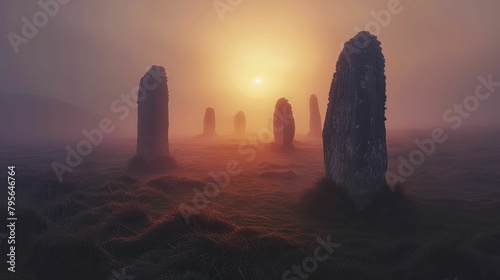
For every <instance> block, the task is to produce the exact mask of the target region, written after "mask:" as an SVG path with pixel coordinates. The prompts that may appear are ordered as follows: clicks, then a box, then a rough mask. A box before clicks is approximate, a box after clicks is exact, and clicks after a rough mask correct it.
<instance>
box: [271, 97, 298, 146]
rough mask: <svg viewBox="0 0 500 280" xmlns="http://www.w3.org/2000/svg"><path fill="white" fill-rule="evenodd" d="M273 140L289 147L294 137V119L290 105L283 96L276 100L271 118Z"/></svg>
mask: <svg viewBox="0 0 500 280" xmlns="http://www.w3.org/2000/svg"><path fill="white" fill-rule="evenodd" d="M273 131H274V141H275V142H276V144H277V145H278V146H282V147H290V146H292V143H293V138H294V137H295V119H294V118H293V112H292V106H291V105H290V103H288V100H286V99H285V98H280V99H279V100H278V102H276V106H275V108H274V118H273Z"/></svg>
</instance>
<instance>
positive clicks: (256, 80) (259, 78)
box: [253, 77, 262, 86]
mask: <svg viewBox="0 0 500 280" xmlns="http://www.w3.org/2000/svg"><path fill="white" fill-rule="evenodd" d="M253 83H254V84H255V85H257V86H259V85H260V84H262V78H261V77H255V79H254V81H253Z"/></svg>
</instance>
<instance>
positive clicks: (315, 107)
mask: <svg viewBox="0 0 500 280" xmlns="http://www.w3.org/2000/svg"><path fill="white" fill-rule="evenodd" d="M321 131H322V129H321V114H320V113H319V104H318V97H316V95H314V94H312V95H311V97H310V98H309V136H313V137H321Z"/></svg>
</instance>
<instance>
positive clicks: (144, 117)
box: [137, 65, 169, 163]
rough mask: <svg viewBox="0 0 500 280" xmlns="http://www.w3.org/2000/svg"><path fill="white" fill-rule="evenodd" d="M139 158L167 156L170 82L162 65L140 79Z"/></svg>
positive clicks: (147, 158) (148, 158) (145, 160)
mask: <svg viewBox="0 0 500 280" xmlns="http://www.w3.org/2000/svg"><path fill="white" fill-rule="evenodd" d="M137 105H138V107H137V114H138V120H137V158H138V159H140V160H142V161H144V162H145V163H149V162H151V161H152V160H157V159H161V158H163V157H166V156H168V154H169V148H168V125H169V120H168V85H167V73H166V72H165V68H163V67H162V66H156V65H155V66H152V67H151V68H150V69H149V71H148V72H147V73H146V74H145V75H144V77H142V78H141V81H140V87H139V94H138V98H137Z"/></svg>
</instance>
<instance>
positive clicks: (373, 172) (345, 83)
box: [323, 31, 387, 210]
mask: <svg viewBox="0 0 500 280" xmlns="http://www.w3.org/2000/svg"><path fill="white" fill-rule="evenodd" d="M385 103H386V79H385V59H384V55H383V54H382V48H381V47H380V42H379V41H378V40H377V37H376V36H373V35H371V34H370V33H369V32H366V31H364V32H360V33H358V34H357V35H356V36H355V37H354V38H352V39H351V40H350V41H349V42H347V43H346V44H345V45H344V50H343V51H342V53H341V54H340V57H339V59H338V61H337V66H336V73H335V74H334V75H333V81H332V85H331V88H330V93H329V100H328V108H327V113H326V119H325V126H324V129H323V150H324V160H325V171H326V176H327V177H329V178H330V179H331V180H332V181H333V182H334V183H336V184H337V185H339V186H340V187H341V188H342V189H343V190H344V192H345V194H346V195H347V197H348V198H349V199H350V200H351V201H352V202H353V203H354V205H355V206H356V208H357V209H358V210H362V209H363V208H365V207H367V206H369V205H370V204H371V202H372V201H373V199H374V197H375V196H376V195H377V193H378V192H379V191H380V190H381V189H382V188H383V187H385V186H386V180H385V173H386V172H387V148H386V130H385V109H386V108H385Z"/></svg>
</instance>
